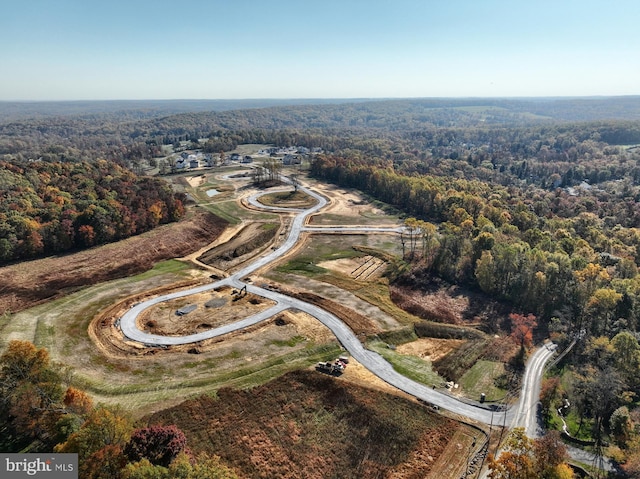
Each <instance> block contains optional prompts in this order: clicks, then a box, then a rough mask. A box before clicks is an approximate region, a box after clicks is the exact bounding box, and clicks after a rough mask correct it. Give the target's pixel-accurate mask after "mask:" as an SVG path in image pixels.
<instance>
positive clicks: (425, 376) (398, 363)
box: [367, 341, 446, 387]
mask: <svg viewBox="0 0 640 479" xmlns="http://www.w3.org/2000/svg"><path fill="white" fill-rule="evenodd" d="M367 347H368V348H369V349H371V350H372V351H375V352H377V353H378V354H380V355H381V356H382V357H383V358H385V359H386V360H387V361H389V363H390V364H391V365H392V366H393V369H395V370H396V371H397V372H399V373H400V374H402V375H403V376H406V377H408V378H409V379H413V380H414V381H416V382H418V383H421V384H424V385H425V386H434V385H435V386H437V387H443V386H444V384H445V382H446V381H445V380H444V378H442V377H440V376H438V373H437V372H435V371H434V370H433V368H432V366H431V363H430V362H429V361H425V360H424V359H421V358H419V357H417V356H408V355H404V354H399V353H397V352H395V351H394V350H393V349H391V348H389V347H388V346H387V343H384V342H382V341H370V342H369V343H367Z"/></svg>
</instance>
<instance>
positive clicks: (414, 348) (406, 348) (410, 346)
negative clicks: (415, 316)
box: [396, 338, 467, 362]
mask: <svg viewBox="0 0 640 479" xmlns="http://www.w3.org/2000/svg"><path fill="white" fill-rule="evenodd" d="M466 342H467V340H465V339H436V338H420V339H417V340H416V341H412V342H410V343H405V344H401V345H398V346H397V348H396V351H397V352H399V353H400V354H410V355H412V356H418V357H419V358H422V359H424V360H426V361H432V362H433V361H437V360H438V359H440V358H442V357H444V356H446V355H447V354H450V353H451V352H453V351H456V350H457V349H458V348H459V347H460V346H462V345H463V344H464V343H466Z"/></svg>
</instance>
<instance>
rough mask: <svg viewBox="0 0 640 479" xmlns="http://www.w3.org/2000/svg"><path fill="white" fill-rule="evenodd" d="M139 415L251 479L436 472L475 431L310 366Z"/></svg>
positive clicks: (454, 462) (458, 458)
mask: <svg viewBox="0 0 640 479" xmlns="http://www.w3.org/2000/svg"><path fill="white" fill-rule="evenodd" d="M145 420H146V422H148V423H149V424H176V425H177V426H178V427H179V428H180V429H182V430H183V431H184V432H185V434H186V435H187V438H188V443H189V444H191V445H192V447H193V449H194V451H195V452H199V451H201V450H202V451H206V452H208V453H210V454H216V455H218V456H220V457H221V458H222V460H223V461H224V463H226V464H228V465H229V466H231V467H233V468H234V469H235V470H236V471H237V472H238V474H239V476H240V477H246V478H256V479H258V478H260V479H262V478H264V479H272V478H281V479H294V478H300V479H314V478H341V479H350V478H353V479H356V478H398V479H399V478H403V479H405V478H407V479H408V478H420V479H423V478H440V479H442V478H446V477H450V476H443V475H441V474H442V473H443V470H447V469H448V468H451V467H453V470H459V468H460V466H461V464H460V463H462V464H464V462H465V461H466V455H465V454H460V452H461V451H464V453H467V452H468V451H469V450H470V448H469V444H470V442H471V441H472V440H473V437H474V435H476V436H478V435H479V434H480V433H479V432H478V431H477V430H475V429H473V428H471V427H469V426H465V425H463V424H461V423H459V422H457V421H454V420H452V419H448V418H446V417H444V416H441V415H439V414H438V413H436V412H433V411H432V410H431V409H430V408H428V407H425V406H424V405H421V404H419V403H417V402H414V401H411V400H408V399H405V398H403V397H400V396H397V395H393V394H387V393H384V392H380V391H377V390H373V389H370V388H365V387H362V386H358V385H355V384H353V383H349V382H348V381H345V380H342V379H340V378H333V377H331V376H327V375H324V374H322V373H318V372H315V371H296V372H292V373H289V374H286V375H284V376H282V377H280V378H278V379H276V380H274V381H271V382H269V383H267V384H264V385H262V386H258V387H255V388H253V389H250V390H244V391H238V390H231V389H223V390H220V391H218V394H217V398H213V397H210V396H202V397H199V398H197V399H194V400H190V401H186V402H184V403H182V404H181V405H180V406H178V407H174V408H169V409H166V410H164V411H161V412H158V413H156V414H153V415H151V416H149V417H147V418H145ZM454 438H455V439H454ZM443 455H446V456H447V460H446V461H438V459H439V458H440V457H441V456H443Z"/></svg>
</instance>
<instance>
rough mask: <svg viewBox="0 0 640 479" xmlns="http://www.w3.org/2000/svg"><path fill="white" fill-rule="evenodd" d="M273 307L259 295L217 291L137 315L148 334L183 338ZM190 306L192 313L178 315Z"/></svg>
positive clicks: (272, 303)
mask: <svg viewBox="0 0 640 479" xmlns="http://www.w3.org/2000/svg"><path fill="white" fill-rule="evenodd" d="M274 304H275V302H273V301H269V300H267V299H266V298H263V297H261V296H256V295H253V294H250V293H249V294H239V293H238V294H233V291H232V289H231V288H221V289H219V290H218V291H211V292H206V293H200V294H194V295H190V296H189V297H187V298H179V299H174V300H171V301H166V302H163V303H159V304H156V305H154V306H152V307H151V308H149V309H147V310H145V311H144V312H143V313H142V314H141V315H140V316H138V325H139V327H140V329H141V330H143V331H146V332H149V333H152V334H159V335H163V336H185V335H188V334H196V333H200V332H202V331H207V330H209V329H213V328H217V327H219V326H223V325H225V324H229V323H233V322H235V321H238V320H240V319H243V318H245V317H248V316H252V315H254V314H256V313H258V312H260V311H263V310H265V309H267V308H269V307H270V306H273V305H274ZM190 307H193V308H194V310H193V311H189V312H188V313H186V314H180V312H181V310H183V309H184V310H185V311H186V310H188V309H190Z"/></svg>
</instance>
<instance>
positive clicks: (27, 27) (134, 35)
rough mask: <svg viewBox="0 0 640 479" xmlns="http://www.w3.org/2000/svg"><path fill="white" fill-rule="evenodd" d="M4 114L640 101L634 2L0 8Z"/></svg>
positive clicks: (184, 1) (349, 1) (77, 3)
mask: <svg viewBox="0 0 640 479" xmlns="http://www.w3.org/2000/svg"><path fill="white" fill-rule="evenodd" d="M2 4H3V6H2V9H1V13H0V100H28V101H32V100H34V101H36V100H109V99H249V98H415V97H523V96H524V97H532V96H533V97H536V96H594V95H603V96H617V95H639V94H640V28H638V19H639V18H640V1H638V0H606V1H602V0H526V1H525V0H389V1H387V0H224V1H223V0H181V1H168V0H109V1H107V0H2Z"/></svg>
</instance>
